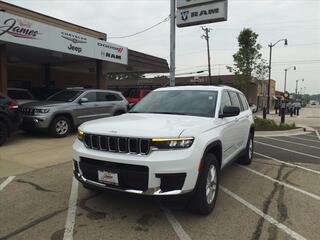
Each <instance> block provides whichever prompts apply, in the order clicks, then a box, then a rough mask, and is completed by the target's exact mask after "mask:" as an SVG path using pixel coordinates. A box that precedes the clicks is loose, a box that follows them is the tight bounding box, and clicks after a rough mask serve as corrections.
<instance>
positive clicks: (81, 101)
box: [79, 98, 89, 104]
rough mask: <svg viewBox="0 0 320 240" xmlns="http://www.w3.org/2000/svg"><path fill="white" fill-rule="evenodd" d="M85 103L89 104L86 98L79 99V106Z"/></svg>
mask: <svg viewBox="0 0 320 240" xmlns="http://www.w3.org/2000/svg"><path fill="white" fill-rule="evenodd" d="M87 102H89V99H88V98H80V100H79V104H82V103H87Z"/></svg>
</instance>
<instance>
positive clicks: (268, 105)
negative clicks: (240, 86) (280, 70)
mask: <svg viewBox="0 0 320 240" xmlns="http://www.w3.org/2000/svg"><path fill="white" fill-rule="evenodd" d="M281 41H284V45H285V46H287V45H288V40H287V39H286V38H285V39H280V40H279V41H277V42H276V43H274V44H272V43H270V44H269V48H270V56H269V80H268V102H267V112H268V113H270V84H271V57H272V48H273V47H274V46H275V45H277V44H278V43H279V42H281Z"/></svg>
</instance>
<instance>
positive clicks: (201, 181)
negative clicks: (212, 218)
mask: <svg viewBox="0 0 320 240" xmlns="http://www.w3.org/2000/svg"><path fill="white" fill-rule="evenodd" d="M211 165H214V167H215V169H216V174H217V186H216V192H215V196H214V199H213V201H212V203H211V204H208V202H207V195H206V184H207V177H208V173H209V169H210V166H211ZM219 184H220V165H219V162H218V159H217V158H216V156H215V155H213V154H211V153H208V154H207V155H206V156H205V157H204V159H203V162H202V169H201V171H200V172H199V177H198V183H197V187H196V189H195V192H194V195H193V197H192V199H191V205H192V209H193V210H195V211H196V212H197V213H199V214H201V215H208V214H210V213H211V212H212V211H213V209H214V207H215V204H216V201H217V197H218V192H219Z"/></svg>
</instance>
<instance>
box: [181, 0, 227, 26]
mask: <svg viewBox="0 0 320 240" xmlns="http://www.w3.org/2000/svg"><path fill="white" fill-rule="evenodd" d="M190 1H192V0H190ZM193 2H198V1H193ZM199 2H201V1H199ZM227 19H228V1H219V2H216V1H214V2H212V1H211V2H210V3H204V4H201V5H196V6H191V7H186V8H178V10H177V26H178V27H187V26H193V25H200V24H205V23H213V22H221V21H227Z"/></svg>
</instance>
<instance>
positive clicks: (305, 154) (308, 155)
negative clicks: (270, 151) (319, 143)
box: [254, 141, 320, 159]
mask: <svg viewBox="0 0 320 240" xmlns="http://www.w3.org/2000/svg"><path fill="white" fill-rule="evenodd" d="M254 142H255V143H259V144H262V145H265V146H269V147H273V148H278V149H281V150H284V151H287V152H293V153H296V154H300V155H304V156H307V157H311V158H316V159H320V157H318V156H315V155H311V154H307V153H302V152H297V151H294V150H290V149H287V148H282V147H278V146H275V145H272V144H268V143H263V142H259V141H254Z"/></svg>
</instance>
